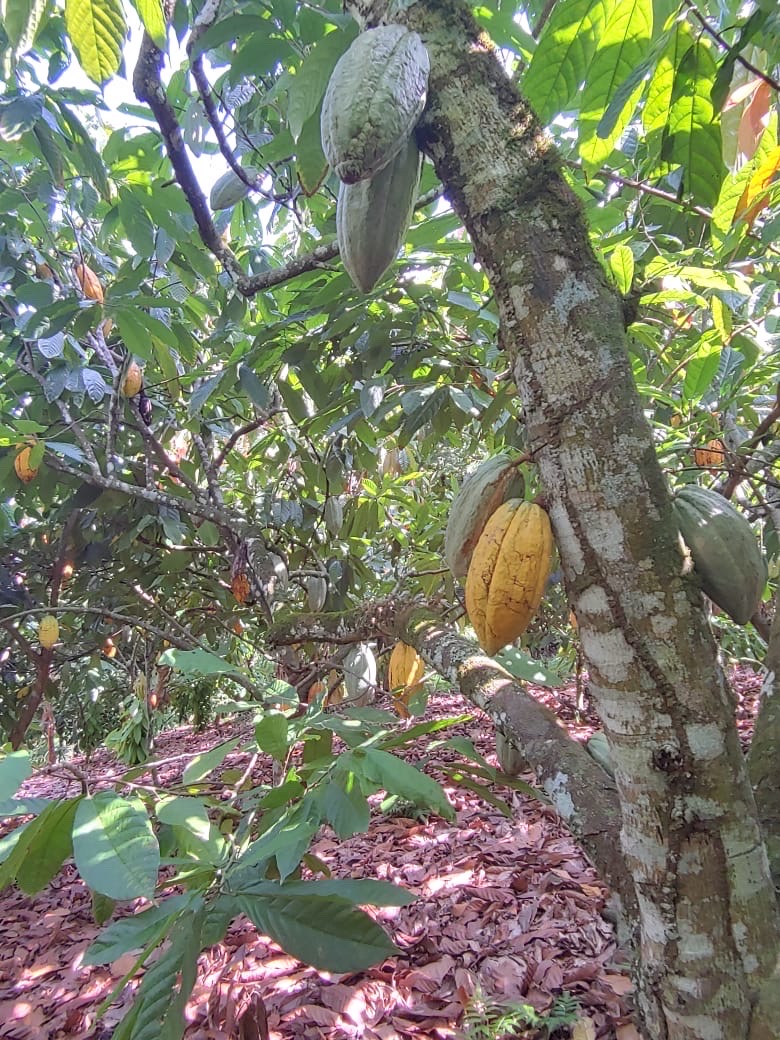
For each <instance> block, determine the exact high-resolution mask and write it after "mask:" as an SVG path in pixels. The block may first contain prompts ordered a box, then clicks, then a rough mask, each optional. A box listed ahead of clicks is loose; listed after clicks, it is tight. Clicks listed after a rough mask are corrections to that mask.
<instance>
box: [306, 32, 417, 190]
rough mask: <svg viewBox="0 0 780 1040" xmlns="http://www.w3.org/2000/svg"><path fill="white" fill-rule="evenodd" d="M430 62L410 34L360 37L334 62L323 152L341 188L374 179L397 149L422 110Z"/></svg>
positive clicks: (323, 125)
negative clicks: (340, 183)
mask: <svg viewBox="0 0 780 1040" xmlns="http://www.w3.org/2000/svg"><path fill="white" fill-rule="evenodd" d="M429 69H430V62H429V60H428V52H427V51H426V49H425V46H424V44H423V42H422V40H421V39H420V37H419V36H418V35H417V33H415V32H410V31H409V30H408V29H405V28H404V27H403V26H401V25H382V26H380V27H379V28H377V29H368V30H367V31H366V32H364V33H361V34H360V36H358V38H357V39H356V40H355V41H354V43H353V44H352V46H351V47H350V48H349V50H347V51H346V52H345V53H344V54H343V55H342V56H341V58H339V60H338V62H337V63H336V67H335V68H334V70H333V74H332V76H331V77H330V82H329V83H328V87H327V90H326V91H325V97H324V98H323V101H322V115H321V117H320V130H321V136H322V149H323V151H324V152H325V156H326V158H327V160H328V162H329V163H330V165H331V167H332V169H333V171H334V172H335V173H336V175H337V176H338V177H339V179H340V180H342V181H344V183H345V184H354V183H355V182H356V181H359V180H363V179H364V178H366V177H373V176H374V174H376V173H377V172H378V171H379V170H381V169H382V167H383V166H386V165H387V164H388V163H389V162H390V160H391V159H392V158H393V157H394V156H395V155H396V154H397V153H398V152H399V151H400V150H401V148H402V146H403V145H404V143H405V142H406V141H407V140H408V139H409V136H410V135H411V133H412V131H413V130H414V127H415V125H416V123H417V120H418V119H419V118H420V115H421V114H422V110H423V108H425V99H426V95H427V90H428V72H429Z"/></svg>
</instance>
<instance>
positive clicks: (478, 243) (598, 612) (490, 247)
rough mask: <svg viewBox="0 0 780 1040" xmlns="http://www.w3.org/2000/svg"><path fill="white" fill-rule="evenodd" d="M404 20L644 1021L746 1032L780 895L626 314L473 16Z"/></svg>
mask: <svg viewBox="0 0 780 1040" xmlns="http://www.w3.org/2000/svg"><path fill="white" fill-rule="evenodd" d="M364 13H366V12H364ZM367 13H368V14H369V15H370V8H369V10H368V12H367ZM379 17H381V13H379ZM400 17H403V18H404V19H405V20H406V21H407V23H408V25H409V26H410V27H411V28H413V29H415V30H417V31H418V32H420V34H421V35H422V36H423V39H424V40H425V42H426V44H427V46H428V50H429V52H430V56H431V81H430V91H429V99H428V107H427V109H426V112H425V115H424V117H423V120H422V123H421V125H420V127H419V130H418V134H419V139H420V143H421V145H422V146H423V147H424V149H425V151H426V152H427V153H428V155H429V156H430V157H431V158H432V159H433V161H434V164H435V166H436V170H437V172H438V174H439V176H440V177H441V179H442V181H443V183H444V185H445V188H446V194H447V197H448V198H449V199H450V201H451V202H452V204H453V205H454V207H455V209H456V211H457V212H458V214H459V215H460V216H461V218H462V219H463V221H464V223H465V225H466V227H467V229H468V231H469V234H470V236H471V239H472V242H473V245H474V249H475V252H476V256H477V259H478V260H479V262H481V264H482V265H483V267H484V269H485V271H486V273H487V274H488V277H489V278H490V282H491V286H492V288H493V291H494V293H495V297H496V301H497V304H498V308H499V313H500V317H501V337H502V344H503V346H504V348H505V349H506V351H507V352H508V354H509V356H510V359H511V360H512V363H513V367H514V372H515V378H516V383H517V387H518V391H519V393H520V396H521V399H522V402H523V406H524V410H525V420H526V425H527V438H528V443H529V446H530V449H531V451H532V452H533V453H534V456H535V459H536V461H537V463H538V466H539V472H540V476H541V480H542V485H543V488H544V492H545V495H546V497H547V505H548V509H549V512H550V516H551V519H552V523H553V529H554V532H555V538H556V542H557V545H558V550H559V553H560V556H561V562H562V566H563V570H564V575H565V579H566V585H567V589H568V592H569V595H570V597H571V600H572V603H573V606H574V609H575V611H576V614H577V619H578V622H579V626H580V633H581V637H582V643H583V648H584V651H585V654H586V657H587V661H588V666H589V671H590V678H591V691H592V693H593V695H594V698H595V701H596V704H597V707H598V710H599V714H600V716H601V719H602V722H603V725H604V730H605V732H606V734H607V737H608V740H609V745H610V748H611V752H612V755H613V757H614V761H615V766H616V780H617V786H618V792H619V797H620V802H621V807H622V817H623V824H622V845H623V851H624V854H625V857H626V860H627V862H628V864H629V868H630V870H631V872H632V875H633V878H634V884H635V890H636V896H637V904H638V907H639V952H640V968H639V974H638V998H639V1003H640V1009H641V1013H642V1016H643V1019H644V1029H645V1031H646V1034H647V1035H648V1036H651V1037H652V1038H653V1040H667V1038H675V1040H682V1038H686V1040H687V1038H691V1040H693V1038H701V1040H704V1038H705V1037H706V1038H708V1040H716V1038H723V1040H741V1038H745V1037H747V1036H749V1034H750V1027H751V1018H752V1016H753V1009H754V1002H755V993H756V990H757V989H758V987H759V986H760V985H761V983H762V982H763V980H764V979H765V978H766V977H767V976H768V975H769V974H770V973H771V971H772V970H773V968H774V965H775V961H776V956H777V946H776V943H777V939H776V927H775V903H774V892H773V888H772V885H771V881H770V877H769V870H768V863H767V857H766V850H765V848H764V845H763V842H762V838H761V832H760V828H759V825H758V820H757V816H756V807H755V802H754V800H753V794H752V791H751V788H750V784H749V782H748V777H747V773H746V769H745V765H744V762H743V758H742V754H741V751H740V746H739V742H738V739H737V732H736V727H735V724H734V705H733V700H732V697H731V695H730V691H729V689H728V686H727V683H726V682H725V679H724V676H723V674H722V671H721V669H720V667H719V665H718V663H717V657H716V649H715V645H714V642H713V639H712V636H711V633H710V630H709V627H708V624H707V620H706V618H705V615H704V612H703V611H702V597H701V594H700V592H699V590H698V588H697V587H696V586H695V585H694V584H693V583H692V582H691V581H689V580H687V579H685V578H684V577H683V574H682V559H681V555H680V552H679V548H678V544H677V538H676V531H675V528H674V526H673V522H672V518H671V511H670V501H669V493H668V489H667V486H666V483H665V481H664V479H663V476H662V474H661V471H660V467H659V465H658V462H657V459H656V456H655V451H654V447H653V441H652V437H651V433H650V429H649V427H648V425H647V423H646V422H645V420H644V418H643V413H642V406H641V402H640V400H639V397H638V394H637V391H636V388H635V386H634V383H633V379H632V376H631V370H630V366H629V363H628V356H627V345H626V337H625V330H624V327H623V313H622V308H621V302H620V300H619V299H618V297H617V295H616V293H615V292H614V291H613V290H612V289H611V288H610V287H609V286H608V284H607V282H606V279H605V277H604V274H603V271H602V270H601V267H600V265H599V264H598V262H597V261H596V259H595V257H594V255H593V252H592V250H591V248H590V244H589V241H588V235H587V229H586V227H585V225H584V222H583V219H582V216H581V213H580V209H579V206H578V204H577V202H576V199H575V197H574V195H573V193H572V192H571V191H570V189H569V188H568V186H567V184H566V183H565V180H564V179H563V177H562V175H561V172H560V169H559V163H558V159H557V156H556V153H555V151H554V149H553V148H552V147H551V145H550V144H549V142H548V140H547V138H546V137H545V135H544V134H543V132H542V130H541V128H540V126H539V124H538V123H537V121H536V119H535V117H534V115H533V113H532V112H531V111H530V109H529V108H528V106H527V105H526V104H525V103H524V102H523V101H522V99H520V98H519V97H518V95H517V94H516V92H515V90H514V89H513V87H512V86H511V84H510V83H509V81H508V80H507V77H506V75H505V73H504V70H503V69H502V67H501V65H500V64H499V62H498V60H497V58H496V57H495V55H494V54H493V53H492V50H491V48H490V47H489V44H488V43H487V41H486V40H485V38H484V36H483V35H482V33H481V31H480V29H479V28H478V27H477V25H476V24H475V23H474V22H473V20H472V18H471V16H470V13H469V11H468V9H467V8H466V7H465V5H463V4H462V3H460V2H457V0H449V2H443V3H436V4H433V3H428V4H422V3H419V4H416V5H413V6H412V7H410V8H408V9H407V10H406V11H404V12H403V15H399V18H400ZM376 20H378V18H377V19H376Z"/></svg>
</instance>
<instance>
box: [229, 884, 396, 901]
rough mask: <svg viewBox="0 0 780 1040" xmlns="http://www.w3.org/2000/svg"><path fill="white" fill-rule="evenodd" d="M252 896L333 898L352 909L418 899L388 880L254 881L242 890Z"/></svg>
mask: <svg viewBox="0 0 780 1040" xmlns="http://www.w3.org/2000/svg"><path fill="white" fill-rule="evenodd" d="M242 892H244V893H251V894H252V895H268V896H278V895H288V896H296V895H300V896H316V897H317V898H318V899H319V898H322V897H323V896H336V897H337V898H338V899H340V900H343V901H344V902H347V903H351V904H352V905H353V906H409V905H410V904H411V903H413V902H414V901H415V900H416V899H417V896H415V895H413V894H412V893H411V892H408V891H407V890H406V889H405V888H401V887H400V886H399V885H394V884H393V883H392V882H391V881H375V880H374V879H373V878H345V879H342V878H326V879H322V880H320V879H317V880H316V881H285V882H284V884H283V885H280V884H279V883H278V882H277V881H257V882H253V883H252V884H251V885H248V886H247V887H246V888H244V889H242Z"/></svg>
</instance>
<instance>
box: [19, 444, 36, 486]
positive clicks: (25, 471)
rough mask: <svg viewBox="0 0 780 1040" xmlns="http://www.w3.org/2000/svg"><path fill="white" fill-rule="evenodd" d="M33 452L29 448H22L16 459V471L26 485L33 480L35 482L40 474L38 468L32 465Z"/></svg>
mask: <svg viewBox="0 0 780 1040" xmlns="http://www.w3.org/2000/svg"><path fill="white" fill-rule="evenodd" d="M31 452H32V448H31V447H29V446H27V447H25V448H22V450H21V451H20V452H18V453H17V455H16V458H15V459H14V470H15V471H16V475H17V477H18V478H19V480H21V481H22V482H23V483H24V484H29V483H30V481H31V480H35V477H36V476H37V474H38V467H37V466H31V465H30V453H31Z"/></svg>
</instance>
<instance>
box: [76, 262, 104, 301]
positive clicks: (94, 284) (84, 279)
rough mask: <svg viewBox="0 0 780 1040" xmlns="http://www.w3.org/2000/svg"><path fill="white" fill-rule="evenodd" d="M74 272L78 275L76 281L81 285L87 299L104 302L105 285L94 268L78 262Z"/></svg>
mask: <svg viewBox="0 0 780 1040" xmlns="http://www.w3.org/2000/svg"><path fill="white" fill-rule="evenodd" d="M73 273H74V274H75V275H76V281H77V282H78V283H79V285H80V286H81V289H82V292H83V293H84V295H85V296H86V297H87V299H88V300H96V301H97V302H98V303H102V302H103V300H104V299H105V296H104V294H103V286H102V284H101V282H100V279H99V278H98V276H97V275H96V274H95V272H94V271H93V270H92V268H91V267H88V266H87V264H76V266H75V267H74V268H73Z"/></svg>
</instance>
